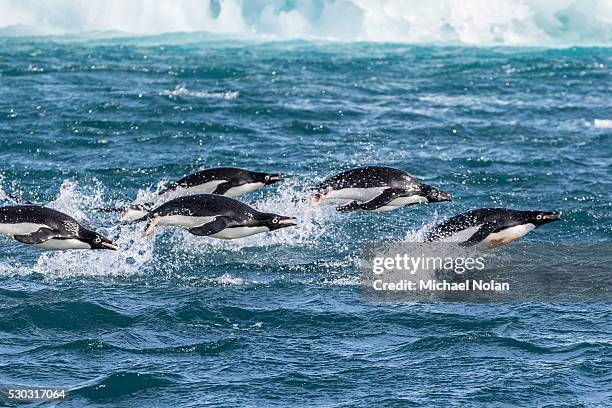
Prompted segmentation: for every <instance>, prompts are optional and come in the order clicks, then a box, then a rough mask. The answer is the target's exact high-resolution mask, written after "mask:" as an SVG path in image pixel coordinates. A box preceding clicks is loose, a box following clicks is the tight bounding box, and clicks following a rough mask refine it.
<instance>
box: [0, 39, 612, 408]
mask: <svg viewBox="0 0 612 408" xmlns="http://www.w3.org/2000/svg"><path fill="white" fill-rule="evenodd" d="M611 63H612V54H611V52H610V48H605V47H604V48H597V47H566V48H561V49H553V48H534V47H528V48H519V47H513V48H509V47H497V48H496V47H488V48H473V47H465V46H457V45H455V46H442V45H438V46H428V45H421V46H416V45H402V44H381V43H361V42H349V43H329V42H305V41H301V40H294V41H276V42H265V41H262V40H244V39H243V40H237V39H223V38H220V37H215V36H211V35H203V34H197V33H195V34H169V35H159V36H148V37H133V36H132V37H122V38H102V39H95V38H93V39H89V40H83V39H78V38H74V37H69V36H64V37H52V38H33V37H2V38H0V177H1V180H0V187H1V191H0V195H3V193H10V194H13V195H17V196H20V197H22V198H23V199H25V200H30V201H34V202H40V203H48V205H50V206H52V207H54V208H58V209H60V210H62V211H65V212H67V213H69V214H71V215H73V216H75V217H76V218H78V219H79V220H81V221H83V222H84V223H88V224H90V225H93V226H95V227H96V228H97V229H98V230H100V231H102V232H104V233H105V234H106V235H108V236H109V237H112V238H113V239H115V240H117V242H118V243H119V245H120V246H121V250H120V251H116V252H111V251H107V252H99V251H66V252H45V251H40V250H38V249H35V248H30V247H27V246H24V245H20V244H18V243H16V242H14V241H13V240H11V239H8V238H0V248H1V251H2V252H1V256H0V384H2V385H22V386H28V385H29V386H62V387H67V388H68V389H69V398H68V399H67V400H66V401H63V402H62V403H58V404H57V405H58V406H62V407H65V406H66V407H68V406H70V407H72V406H74V407H77V406H78V407H80V406H94V407H103V406H113V407H133V406H150V407H152V406H159V407H166V406H180V407H196V406H277V405H278V406H328V407H346V406H364V407H365V406H457V407H458V406H500V407H502V406H516V405H518V406H542V407H543V406H550V407H553V406H554V407H558V406H567V407H577V406H585V407H607V406H611V405H612V386H611V384H612V374H611V373H612V343H611V338H612V307H611V306H610V303H605V302H597V303H593V302H588V301H587V300H588V299H585V302H571V303H570V302H556V303H555V302H513V303H508V302H490V303H467V302H377V301H374V300H369V299H365V298H364V297H363V296H362V293H361V287H360V281H361V277H360V271H359V267H358V263H359V257H360V253H361V252H360V251H361V249H362V246H363V245H364V244H366V243H369V242H379V241H385V240H386V241H389V240H392V241H399V240H403V239H408V240H419V239H420V238H422V236H423V232H424V231H426V230H427V228H429V227H431V226H432V225H433V224H435V223H436V222H438V221H440V220H442V219H445V218H447V217H449V216H452V215H454V214H457V213H459V212H462V211H465V210H468V209H473V208H479V207H485V206H503V207H512V208H517V209H542V210H560V211H562V212H563V221H562V222H558V223H553V224H550V225H546V226H544V227H542V228H539V229H538V230H536V231H533V232H532V233H531V234H529V235H528V236H527V237H526V238H525V239H524V240H523V241H524V242H534V243H536V242H547V243H551V242H552V243H565V244H572V243H580V244H587V243H609V242H610V241H611V239H612V204H611V202H612V171H611V170H612V143H611V135H612V122H611V121H612V107H611V103H610V102H611V100H612V99H611V96H612V92H611V91H612V89H611V88H612V81H611V80H610V77H611V73H612V70H611V68H610V65H611ZM366 164H380V165H388V166H393V167H397V168H401V169H404V170H406V171H408V172H409V173H410V174H412V175H414V176H415V177H418V178H420V179H422V180H423V181H425V182H427V183H430V184H432V185H435V186H438V187H440V188H441V189H443V190H445V191H448V192H450V193H452V194H453V195H454V197H455V201H454V202H453V203H440V204H435V205H420V206H414V207H410V208H405V209H402V210H398V211H394V212H389V213H382V214H371V213H354V214H339V213H336V212H335V211H334V209H333V208H332V207H325V206H319V207H311V206H310V205H309V204H308V203H305V202H302V201H300V200H299V198H300V197H302V195H303V191H304V189H306V188H307V187H308V186H311V185H313V184H314V183H316V182H317V181H320V180H322V179H323V178H325V177H327V176H329V175H332V174H334V173H336V172H338V171H340V170H344V169H348V168H351V167H355V166H360V165H366ZM220 165H223V166H227V165H232V166H239V167H245V168H250V169H256V170H267V171H281V172H284V173H286V174H287V175H288V180H287V181H286V182H285V183H283V184H282V185H275V186H273V187H271V188H267V189H264V190H259V191H257V192H255V193H251V194H249V195H246V196H244V197H242V198H241V199H243V200H244V201H245V202H247V203H249V204H251V205H253V206H255V207H257V208H259V209H265V210H271V211H277V212H279V213H281V214H285V215H293V216H297V217H298V218H299V226H298V227H295V228H291V229H284V230H281V231H278V232H275V233H273V234H261V235H257V236H254V237H249V238H246V239H242V240H236V241H230V242H227V241H219V240H214V239H208V238H203V237H195V236H192V235H190V234H187V233H185V232H183V231H179V230H175V229H162V230H160V231H159V233H158V234H157V235H156V236H155V237H154V238H153V239H143V238H141V237H140V233H141V228H142V226H139V225H119V223H118V222H117V218H118V215H117V214H113V213H104V212H100V211H97V210H96V209H97V208H100V207H109V206H121V205H127V204H128V203H131V202H132V201H133V200H134V199H136V198H137V197H138V198H139V199H141V200H144V199H146V198H147V197H150V196H151V195H152V194H154V192H155V191H156V190H157V189H158V188H160V183H164V182H166V183H167V182H169V181H172V180H175V179H178V178H180V177H182V176H183V175H185V174H188V173H190V172H192V171H194V170H197V169H200V168H206V167H213V166H220ZM9 202H10V201H9V200H7V199H5V200H4V201H3V203H4V204H7V203H9ZM534 248H537V247H535V246H534ZM592 255H593V257H597V256H599V255H600V254H598V253H593V254H592ZM572 261H573V260H571V259H570V260H567V259H566V260H565V262H564V263H559V262H555V263H553V265H552V266H551V268H555V267H556V268H567V267H569V266H570V265H571V264H572ZM577 261H578V260H576V262H577ZM553 270H554V269H553ZM48 405H54V404H53V403H51V404H48ZM45 406H47V405H45Z"/></svg>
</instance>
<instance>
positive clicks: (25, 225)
mask: <svg viewBox="0 0 612 408" xmlns="http://www.w3.org/2000/svg"><path fill="white" fill-rule="evenodd" d="M41 228H49V227H48V226H47V225H45V224H34V223H30V222H20V223H18V224H0V234H3V235H28V234H31V233H33V232H36V231H38V230H39V229H41Z"/></svg>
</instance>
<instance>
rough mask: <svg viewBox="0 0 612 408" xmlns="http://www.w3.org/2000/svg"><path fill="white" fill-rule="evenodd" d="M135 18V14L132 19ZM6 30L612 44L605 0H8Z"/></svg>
mask: <svg viewBox="0 0 612 408" xmlns="http://www.w3.org/2000/svg"><path fill="white" fill-rule="evenodd" d="M135 16H137V17H135ZM0 29H2V31H3V32H4V33H5V34H9V35H32V34H34V35H42V34H58V35H64V34H76V33H83V32H89V33H95V35H96V36H98V35H100V33H101V32H102V33H103V35H121V34H136V35H151V34H161V33H177V32H208V33H213V34H217V35H232V36H240V37H242V38H253V39H257V38H268V39H269V38H271V39H295V38H304V39H323V40H341V41H380V42H403V43H432V42H434V43H454V44H470V45H496V44H503V45H554V46H557V45H570V44H587V45H592V44H597V45H602V44H610V42H611V39H612V3H611V2H609V1H606V0H561V1H538V0H470V1H455V0H439V1H433V2H432V1H421V0H418V1H403V0H382V1H375V0H344V1H333V0H311V1H304V2H293V1H290V0H277V1H271V2H251V1H241V0H208V1H196V0H176V1H173V0H160V1H156V2H148V1H145V0H131V1H125V0H109V1H106V0H92V1H84V0H66V1H62V2H60V3H58V2H56V1H34V0H25V1H18V0H1V1H0Z"/></svg>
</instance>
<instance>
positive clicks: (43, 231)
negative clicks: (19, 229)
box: [13, 228, 62, 245]
mask: <svg viewBox="0 0 612 408" xmlns="http://www.w3.org/2000/svg"><path fill="white" fill-rule="evenodd" d="M58 237H62V233H61V232H60V231H56V230H53V229H50V228H40V229H39V230H38V231H36V232H33V233H31V234H27V235H13V238H15V239H16V240H17V241H19V242H22V243H24V244H32V245H33V244H42V243H43V242H45V241H48V240H50V239H52V238H58Z"/></svg>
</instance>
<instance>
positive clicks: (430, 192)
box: [420, 184, 453, 203]
mask: <svg viewBox="0 0 612 408" xmlns="http://www.w3.org/2000/svg"><path fill="white" fill-rule="evenodd" d="M420 189H421V193H423V195H424V196H425V198H427V201H428V202H430V203H437V202H441V201H453V196H452V195H450V194H448V193H445V192H444V191H442V190H439V189H437V188H435V187H433V186H430V185H427V184H421V186H420Z"/></svg>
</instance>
